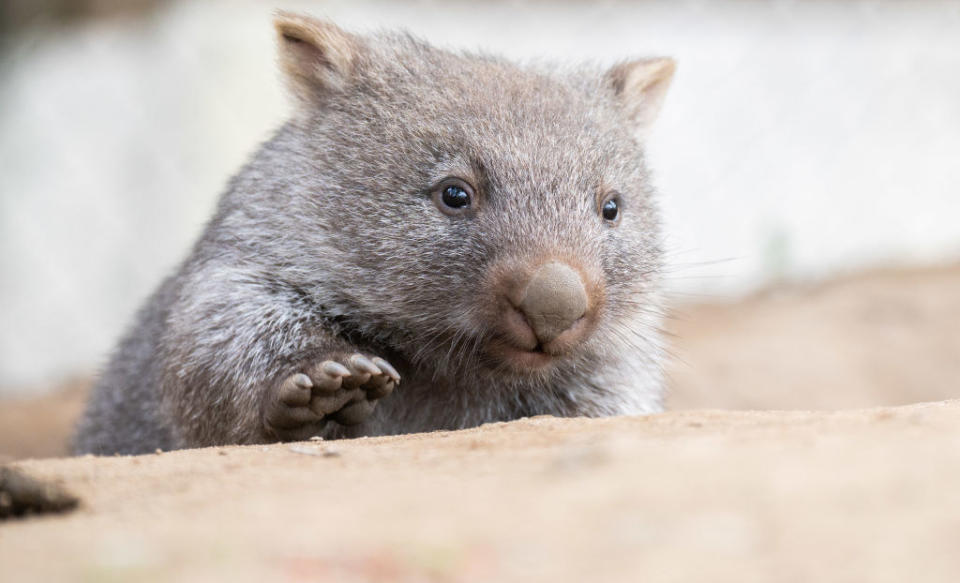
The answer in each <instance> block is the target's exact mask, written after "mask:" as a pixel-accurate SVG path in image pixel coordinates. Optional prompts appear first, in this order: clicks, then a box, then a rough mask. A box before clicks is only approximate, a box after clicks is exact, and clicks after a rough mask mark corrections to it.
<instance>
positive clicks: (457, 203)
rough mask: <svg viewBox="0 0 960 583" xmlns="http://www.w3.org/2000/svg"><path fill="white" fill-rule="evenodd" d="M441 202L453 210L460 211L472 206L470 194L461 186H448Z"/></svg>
mask: <svg viewBox="0 0 960 583" xmlns="http://www.w3.org/2000/svg"><path fill="white" fill-rule="evenodd" d="M440 200H442V201H443V204H445V205H447V206H448V207H450V208H452V209H459V208H463V207H465V206H469V205H470V193H468V192H467V191H466V190H464V189H463V188H461V187H459V186H448V187H446V188H444V189H443V194H441V195H440Z"/></svg>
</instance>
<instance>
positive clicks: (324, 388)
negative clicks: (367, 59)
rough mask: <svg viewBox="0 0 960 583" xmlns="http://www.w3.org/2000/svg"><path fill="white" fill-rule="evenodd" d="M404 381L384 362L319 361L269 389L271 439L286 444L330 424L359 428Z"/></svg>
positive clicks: (355, 357) (266, 411) (266, 413)
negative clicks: (379, 401) (356, 426)
mask: <svg viewBox="0 0 960 583" xmlns="http://www.w3.org/2000/svg"><path fill="white" fill-rule="evenodd" d="M399 383H400V375H399V374H398V373H397V371H396V369H394V368H393V366H391V365H390V363H388V362H387V361H385V360H383V359H382V358H376V357H374V358H368V357H366V356H364V355H362V354H356V353H355V354H349V355H345V356H342V357H333V358H330V359H329V360H324V361H321V362H319V363H317V364H315V365H313V366H311V367H309V368H308V369H307V370H305V371H304V372H301V373H296V374H293V375H290V376H289V377H287V378H286V379H284V380H283V382H281V383H279V384H278V385H276V386H275V387H274V388H273V389H271V390H270V391H269V392H268V394H267V396H266V400H265V401H264V406H263V409H262V416H263V424H264V428H265V429H266V431H267V433H268V434H269V435H272V436H275V437H278V438H280V439H284V440H291V439H305V438H307V437H310V436H311V435H315V434H316V433H317V432H318V431H319V430H320V428H321V427H322V425H323V423H324V422H326V421H329V420H332V421H336V422H337V423H339V424H341V425H356V424H357V423H361V422H363V421H364V420H365V419H366V418H367V417H369V416H370V414H371V413H372V412H373V409H374V407H375V406H376V403H377V401H378V400H380V399H382V398H383V397H386V396H387V395H389V394H390V393H391V392H392V391H393V389H394V388H395V387H396V386H397V385H398V384H399Z"/></svg>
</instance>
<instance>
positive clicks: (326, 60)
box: [273, 11, 360, 103]
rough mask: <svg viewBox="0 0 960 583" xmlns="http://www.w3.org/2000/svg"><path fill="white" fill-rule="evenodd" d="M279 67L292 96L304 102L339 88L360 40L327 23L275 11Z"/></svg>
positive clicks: (350, 71) (347, 75)
mask: <svg viewBox="0 0 960 583" xmlns="http://www.w3.org/2000/svg"><path fill="white" fill-rule="evenodd" d="M273 25H274V27H275V28H276V30H277V40H278V42H279V44H280V46H279V52H280V54H279V57H280V66H281V67H282V68H283V72H284V74H285V76H286V78H287V83H288V84H289V86H290V89H291V90H292V91H293V93H294V95H296V97H298V98H299V99H301V100H303V101H306V102H308V103H310V102H315V101H316V100H317V98H318V97H321V98H322V96H323V95H324V94H327V93H330V92H332V91H337V90H340V89H343V87H344V86H345V85H346V84H347V82H348V81H349V80H350V77H351V75H352V74H353V71H354V66H355V63H356V60H357V59H356V56H357V52H358V50H359V47H360V40H359V39H358V38H357V37H356V36H354V35H352V34H350V33H348V32H346V31H344V30H342V29H341V28H339V27H337V26H336V25H334V24H331V23H329V22H324V21H322V20H317V19H315V18H310V17H309V16H303V15H300V14H293V13H290V12H283V11H279V12H277V13H276V16H275V18H274V21H273Z"/></svg>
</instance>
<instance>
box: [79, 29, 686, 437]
mask: <svg viewBox="0 0 960 583" xmlns="http://www.w3.org/2000/svg"><path fill="white" fill-rule="evenodd" d="M276 28H277V31H278V33H279V45H280V62H281V64H282V67H283V71H284V73H285V77H286V78H287V81H288V82H289V86H290V88H291V89H292V93H293V94H294V95H295V97H296V98H297V103H298V107H297V108H296V112H295V113H294V115H293V118H292V119H291V120H290V121H288V122H287V123H286V124H284V125H283V126H282V127H281V128H280V129H279V131H277V133H276V135H274V137H273V138H272V139H271V140H270V141H268V142H267V143H266V144H264V145H263V147H261V148H260V150H259V151H258V152H257V153H256V155H255V156H254V157H253V159H252V160H251V161H250V162H249V163H248V164H247V165H246V166H245V167H244V168H243V169H242V170H241V171H240V173H239V174H238V175H237V176H236V177H235V178H234V179H233V180H232V181H231V182H230V184H229V187H228V188H227V191H226V193H225V194H224V195H223V197H222V198H221V200H220V202H219V206H218V208H217V211H216V214H215V216H214V218H213V220H212V221H210V223H209V225H207V228H206V230H205V231H204V233H203V235H202V236H201V237H200V239H199V241H197V243H196V245H195V246H194V247H193V250H192V252H191V253H190V255H189V257H187V259H186V261H185V262H184V263H183V264H182V265H181V266H180V268H179V269H178V270H177V272H176V273H175V274H174V275H172V276H171V277H170V278H168V279H167V280H166V281H165V282H164V283H163V284H162V285H161V286H160V288H159V289H158V290H157V291H156V292H155V293H154V294H153V296H152V297H151V298H150V299H149V301H148V302H147V303H146V305H145V306H144V307H143V308H142V309H141V311H140V312H139V314H138V315H137V318H136V322H135V323H134V325H133V327H132V329H131V330H130V331H129V333H128V334H127V335H126V337H125V338H124V339H123V340H122V341H121V343H120V345H119V347H118V348H117V349H116V351H115V353H114V354H113V357H112V359H111V361H110V363H109V365H108V366H107V368H106V370H105V371H104V373H103V376H102V378H101V379H100V381H99V383H98V385H97V386H96V388H95V389H94V393H93V396H92V398H91V401H90V404H89V407H88V409H87V411H86V415H85V417H84V418H83V420H82V422H81V424H80V428H79V433H78V435H77V438H76V444H75V447H76V451H77V452H93V453H101V454H109V453H140V452H148V451H153V450H155V449H157V448H162V449H175V448H182V447H196V446H206V445H214V444H233V443H264V442H271V441H277V440H294V439H304V438H307V437H310V436H313V435H320V436H323V437H325V438H336V437H349V436H360V435H383V434H396V433H406V432H414V431H429V430H434V429H455V428H462V427H469V426H474V425H478V424H481V423H485V422H490V421H506V420H510V419H517V418H519V417H524V416H530V415H541V414H550V415H561V416H578V415H582V416H590V417H594V416H602V415H617V414H637V413H649V412H655V411H658V410H660V407H661V405H660V403H661V392H662V387H661V367H660V363H661V359H662V348H661V340H660V334H659V333H658V325H659V317H658V313H659V312H660V306H661V300H660V291H659V289H660V284H659V280H660V277H659V274H660V272H661V259H662V258H661V255H662V253H661V244H660V235H659V230H658V214H657V209H656V206H655V202H654V194H653V188H652V186H651V185H650V181H649V176H648V172H647V170H646V167H645V163H644V148H643V142H642V139H643V138H642V137H643V134H644V132H645V130H646V129H647V128H648V126H649V124H650V123H651V122H652V120H653V118H654V117H655V116H656V113H657V110H658V108H659V106H660V103H661V101H662V99H663V96H664V93H665V92H666V89H667V86H668V85H669V82H670V78H671V76H672V74H673V70H674V64H673V62H672V61H671V60H669V59H662V58H657V59H641V60H635V61H630V62H624V63H622V64H619V65H617V66H615V67H613V68H611V69H609V70H606V71H599V70H597V71H594V70H592V69H589V68H584V69H579V70H576V71H566V70H554V69H550V68H546V67H528V66H523V67H522V66H517V65H514V64H511V63H508V62H506V61H503V60H501V59H499V58H494V57H490V56H485V55H475V54H460V53H451V52H447V51H442V50H438V49H435V48H432V47H430V46H428V45H426V44H424V43H423V42H420V41H418V40H416V39H414V38H411V37H410V36H407V35H402V34H397V35H393V34H386V35H377V36H369V37H368V36H358V35H354V34H351V33H348V32H345V31H343V30H341V29H339V28H337V27H336V26H334V25H332V24H329V23H327V22H321V21H317V20H313V19H310V18H307V17H303V16H297V15H291V14H280V15H279V16H278V17H277V20H276Z"/></svg>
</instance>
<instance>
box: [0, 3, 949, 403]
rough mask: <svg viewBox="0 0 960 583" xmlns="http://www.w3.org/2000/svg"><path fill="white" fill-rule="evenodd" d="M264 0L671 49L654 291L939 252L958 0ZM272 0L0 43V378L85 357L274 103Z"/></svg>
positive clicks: (514, 43)
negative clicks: (660, 268)
mask: <svg viewBox="0 0 960 583" xmlns="http://www.w3.org/2000/svg"><path fill="white" fill-rule="evenodd" d="M279 4H280V5H282V6H284V7H287V8H293V9H302V10H306V11H309V12H312V13H313V14H315V15H320V16H328V17H331V18H333V19H335V20H336V21H337V22H339V23H341V24H342V25H344V26H347V27H350V28H353V29H358V30H368V29H373V28H380V27H397V26H402V27H405V28H408V29H410V30H411V31H413V32H415V33H416V34H418V35H419V36H422V37H424V38H426V39H428V40H430V41H432V42H434V43H437V44H440V45H443V46H448V47H469V48H483V49H488V50H490V51H493V52H498V53H503V54H506V55H509V56H514V57H520V58H528V57H535V56H536V57H546V58H553V59H561V60H571V59H592V60H597V61H600V62H604V63H610V62H613V61H615V60H617V59H619V58H623V57H627V56H630V55H648V54H668V55H673V56H676V57H677V58H678V60H679V61H680V69H679V72H678V76H677V78H676V81H675V84H674V87H673V88H672V94H671V96H670V99H669V100H668V104H667V106H666V108H665V110H664V112H663V117H662V118H661V120H660V123H659V125H658V127H657V130H656V133H655V134H654V136H653V139H652V142H651V144H650V150H651V157H652V162H653V166H654V169H655V172H656V181H657V183H658V185H659V188H660V190H661V193H662V197H663V203H664V207H665V213H666V220H667V230H668V234H669V242H670V245H671V249H672V255H671V257H672V260H673V262H674V267H673V268H672V269H671V286H672V287H673V289H675V290H677V291H682V292H694V293H696V294H702V293H720V294H729V293H740V292H743V291H746V290H749V289H752V288H754V287H756V286H758V285H762V284H763V283H764V282H767V281H770V280H771V279H777V278H783V277H787V278H807V277H820V276H823V275H826V274H830V273H833V272H836V271H838V270H846V269H852V268H856V267H857V266H863V265H874V264H884V263H891V262H893V263H911V262H930V261H939V260H950V259H956V258H960V226H958V222H960V3H958V2H940V3H937V2H902V3H867V2H847V1H837V2H816V3H793V2H782V1H780V2H731V1H713V2H666V1H658V2H641V3H626V2H624V3H619V2H602V3H588V2H582V3H581V2H563V3H558V4H556V5H554V4H552V3H545V2H541V3H537V4H535V5H531V6H527V5H523V4H519V3H506V2H505V3H493V4H484V5H482V6H480V5H475V3H466V2H464V3H450V2H427V1H421V2H403V3H399V2H374V1H370V0H364V1H352V2H347V1H341V2H323V3H316V2H314V3H311V2H280V3H279ZM477 4H478V3H477ZM272 8H273V6H272V5H270V3H264V2H256V1H253V0H246V1H237V0H220V1H217V2H196V3H193V2H173V3H170V4H168V5H166V7H164V8H162V9H161V10H160V11H159V12H157V13H156V14H154V15H152V16H151V17H149V18H148V19H146V20H115V21H101V22H93V23H88V24H86V25H83V26H80V27H77V28H72V29H60V30H47V31H41V30H29V31H24V33H23V34H21V35H20V36H19V37H18V38H17V39H16V41H15V44H14V47H13V49H12V50H11V51H9V52H8V53H6V54H5V55H2V57H0V58H2V59H3V60H2V62H0V392H2V391H4V390H10V388H12V387H15V386H25V385H31V384H36V383H41V382H45V381H48V380H50V379H55V378H57V377H59V376H61V375H64V374H68V373H71V372H82V371H87V370H90V369H91V368H93V367H95V366H96V365H97V364H98V363H100V362H102V360H103V359H104V357H105V353H106V351H107V350H108V349H109V347H110V345H111V344H112V343H113V341H114V340H115V339H116V336H117V334H118V333H119V332H120V330H121V328H122V327H123V326H124V325H125V323H126V322H127V321H128V319H129V318H130V316H131V314H132V312H133V311H134V310H135V309H136V306H137V304H138V303H139V302H140V301H141V300H142V299H143V297H144V296H145V295H146V294H147V293H149V291H150V289H151V288H152V286H154V285H155V284H156V283H157V281H158V280H159V279H160V277H161V276H162V275H163V274H164V273H166V272H167V271H169V270H170V269H171V268H172V267H173V266H174V265H175V263H176V262H177V261H178V259H179V258H180V257H181V256H182V254H183V253H184V251H185V249H186V248H187V246H188V245H189V244H190V242H191V240H192V238H193V237H194V236H195V235H196V233H197V232H198V231H199V229H200V228H201V226H202V224H203V221H204V220H205V219H206V217H207V215H208V214H209V212H210V210H211V208H212V206H213V204H214V200H215V197H216V196H217V194H218V193H219V191H220V190H221V189H222V187H223V185H224V183H225V181H226V180H227V178H228V177H229V176H230V174H231V173H232V172H233V171H234V170H235V169H236V168H237V166H239V164H241V163H242V161H243V160H244V158H245V157H246V156H247V155H249V154H250V153H251V152H252V151H253V149H254V148H255V146H256V144H257V143H258V142H259V141H261V140H263V139H265V138H266V137H267V136H268V135H269V132H270V130H271V128H272V127H274V126H275V125H276V124H277V123H279V121H280V120H282V119H283V117H284V112H285V111H286V102H285V100H284V98H283V96H282V94H281V92H280V85H279V82H278V81H277V75H276V73H275V70H274V65H273V36H272V31H271V28H270V23H269V21H270V12H271V10H272ZM8 387H9V388H8Z"/></svg>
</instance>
